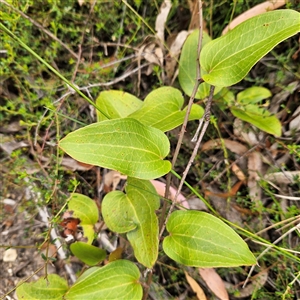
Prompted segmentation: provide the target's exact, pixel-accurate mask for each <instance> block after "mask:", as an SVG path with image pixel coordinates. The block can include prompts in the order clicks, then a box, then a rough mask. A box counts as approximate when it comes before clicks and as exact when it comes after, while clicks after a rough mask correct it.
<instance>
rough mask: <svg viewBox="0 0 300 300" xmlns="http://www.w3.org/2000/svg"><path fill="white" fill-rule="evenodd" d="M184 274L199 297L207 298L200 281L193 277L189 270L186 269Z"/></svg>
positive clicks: (203, 299)
mask: <svg viewBox="0 0 300 300" xmlns="http://www.w3.org/2000/svg"><path fill="white" fill-rule="evenodd" d="M184 274H185V277H186V280H187V282H188V283H189V285H190V287H191V288H192V290H193V292H194V293H195V294H196V295H197V298H198V299H199V300H207V298H206V296H205V294H204V291H203V290H202V288H201V287H200V286H199V284H198V282H197V281H196V280H195V279H194V278H192V277H191V276H190V275H189V274H188V273H187V272H185V271H184Z"/></svg>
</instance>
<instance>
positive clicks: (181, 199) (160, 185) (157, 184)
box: [151, 180, 189, 208]
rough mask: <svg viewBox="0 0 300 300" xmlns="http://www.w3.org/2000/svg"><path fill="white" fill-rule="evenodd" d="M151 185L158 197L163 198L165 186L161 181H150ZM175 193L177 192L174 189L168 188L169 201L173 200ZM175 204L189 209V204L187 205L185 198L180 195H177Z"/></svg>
mask: <svg viewBox="0 0 300 300" xmlns="http://www.w3.org/2000/svg"><path fill="white" fill-rule="evenodd" d="M151 183H152V184H153V186H154V187H155V189H156V191H157V193H158V195H159V196H161V197H164V196H165V190H166V184H165V183H163V182H161V181H158V180H151ZM176 193H177V190H176V189H174V188H173V187H170V196H169V198H170V199H171V200H174V198H175V195H176ZM177 202H178V203H179V204H180V205H182V206H183V207H185V208H189V204H188V202H187V200H186V198H185V197H184V196H183V195H182V194H179V195H178V197H177Z"/></svg>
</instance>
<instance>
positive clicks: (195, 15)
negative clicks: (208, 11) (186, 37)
mask: <svg viewBox="0 0 300 300" xmlns="http://www.w3.org/2000/svg"><path fill="white" fill-rule="evenodd" d="M188 5H189V9H190V12H191V15H192V17H191V22H190V25H189V30H191V29H198V28H199V27H200V26H199V24H200V22H199V21H200V19H199V1H198V0H188ZM202 28H203V31H205V32H206V33H208V30H207V28H206V22H205V20H203V24H202Z"/></svg>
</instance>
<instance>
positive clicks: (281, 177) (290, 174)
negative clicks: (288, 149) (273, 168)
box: [264, 171, 300, 184]
mask: <svg viewBox="0 0 300 300" xmlns="http://www.w3.org/2000/svg"><path fill="white" fill-rule="evenodd" d="M297 177H298V178H299V177H300V171H285V172H284V173H283V172H275V173H270V174H266V175H264V179H265V180H268V181H271V182H274V183H279V184H280V183H281V184H290V183H293V182H296V178H297Z"/></svg>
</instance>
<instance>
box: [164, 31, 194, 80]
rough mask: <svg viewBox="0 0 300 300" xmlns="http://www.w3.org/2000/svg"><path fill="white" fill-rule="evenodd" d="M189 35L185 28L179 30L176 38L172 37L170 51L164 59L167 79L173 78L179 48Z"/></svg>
mask: <svg viewBox="0 0 300 300" xmlns="http://www.w3.org/2000/svg"><path fill="white" fill-rule="evenodd" d="M188 35H189V32H188V31H186V30H183V31H180V32H179V33H178V34H177V36H176V38H175V39H173V42H172V43H171V45H170V47H169V48H170V52H169V54H168V56H167V59H166V66H165V71H166V74H167V77H168V78H169V80H171V79H172V80H174V79H175V78H174V74H176V72H175V68H176V66H177V62H178V57H179V54H180V51H181V48H182V46H183V44H184V42H185V40H186V38H187V36H188Z"/></svg>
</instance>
